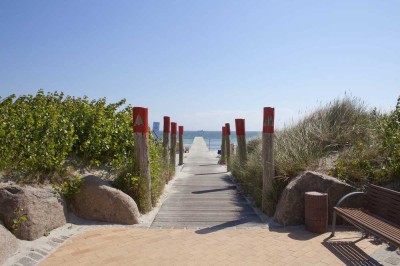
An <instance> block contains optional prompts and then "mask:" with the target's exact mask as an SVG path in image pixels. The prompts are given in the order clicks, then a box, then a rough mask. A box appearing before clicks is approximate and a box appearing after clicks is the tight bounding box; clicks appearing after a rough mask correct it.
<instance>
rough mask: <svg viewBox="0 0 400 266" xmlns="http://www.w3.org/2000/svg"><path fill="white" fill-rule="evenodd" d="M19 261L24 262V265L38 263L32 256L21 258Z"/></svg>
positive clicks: (28, 265) (29, 265) (30, 265)
mask: <svg viewBox="0 0 400 266" xmlns="http://www.w3.org/2000/svg"><path fill="white" fill-rule="evenodd" d="M18 263H20V264H22V265H23V266H33V265H36V261H34V260H33V259H31V258H28V257H23V258H21V259H20V260H19V261H18Z"/></svg>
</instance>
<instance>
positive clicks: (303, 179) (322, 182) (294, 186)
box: [274, 171, 355, 225]
mask: <svg viewBox="0 0 400 266" xmlns="http://www.w3.org/2000/svg"><path fill="white" fill-rule="evenodd" d="M354 190H355V189H354V188H353V187H352V186H350V185H348V184H346V183H343V182H341V181H339V180H338V179H336V178H334V177H331V176H328V175H324V174H320V173H316V172H310V171H308V172H305V173H303V174H301V175H300V176H298V177H296V178H294V179H293V180H292V181H291V182H290V183H289V184H288V185H287V186H286V188H285V189H284V191H283V193H282V195H281V198H280V199H279V202H278V205H277V208H276V211H275V214H274V220H275V221H276V222H278V223H280V224H283V225H300V224H304V194H305V192H308V191H317V192H321V193H328V217H329V223H331V220H332V213H333V207H334V206H335V205H336V203H337V201H338V200H339V199H340V198H341V197H342V196H344V195H346V194H347V193H350V192H352V191H354Z"/></svg>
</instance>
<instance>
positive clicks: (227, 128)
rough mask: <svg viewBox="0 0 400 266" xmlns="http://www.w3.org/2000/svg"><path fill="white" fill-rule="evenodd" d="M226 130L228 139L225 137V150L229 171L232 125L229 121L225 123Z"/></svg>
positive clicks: (228, 169)
mask: <svg viewBox="0 0 400 266" xmlns="http://www.w3.org/2000/svg"><path fill="white" fill-rule="evenodd" d="M225 132H226V139H225V146H226V148H225V151H226V170H227V171H228V172H229V171H230V170H231V139H230V135H231V127H230V125H229V123H226V124H225Z"/></svg>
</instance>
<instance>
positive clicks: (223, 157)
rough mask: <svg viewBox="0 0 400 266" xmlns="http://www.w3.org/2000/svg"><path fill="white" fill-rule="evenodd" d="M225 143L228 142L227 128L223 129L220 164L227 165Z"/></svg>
mask: <svg viewBox="0 0 400 266" xmlns="http://www.w3.org/2000/svg"><path fill="white" fill-rule="evenodd" d="M225 142H226V130H225V127H222V143H221V160H220V164H225V160H226V150H225V147H226V145H225Z"/></svg>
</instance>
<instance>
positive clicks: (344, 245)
mask: <svg viewBox="0 0 400 266" xmlns="http://www.w3.org/2000/svg"><path fill="white" fill-rule="evenodd" d="M322 245H323V246H324V247H325V248H327V249H328V250H329V251H330V252H332V253H333V254H334V255H335V256H336V257H337V258H338V259H340V260H341V261H342V262H343V263H344V264H345V265H382V264H380V263H379V262H378V261H376V260H375V259H373V258H371V257H370V256H369V255H368V254H367V253H365V252H364V251H363V250H362V249H360V248H359V247H357V246H356V244H355V242H349V241H334V242H330V241H326V240H325V241H324V242H322Z"/></svg>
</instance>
